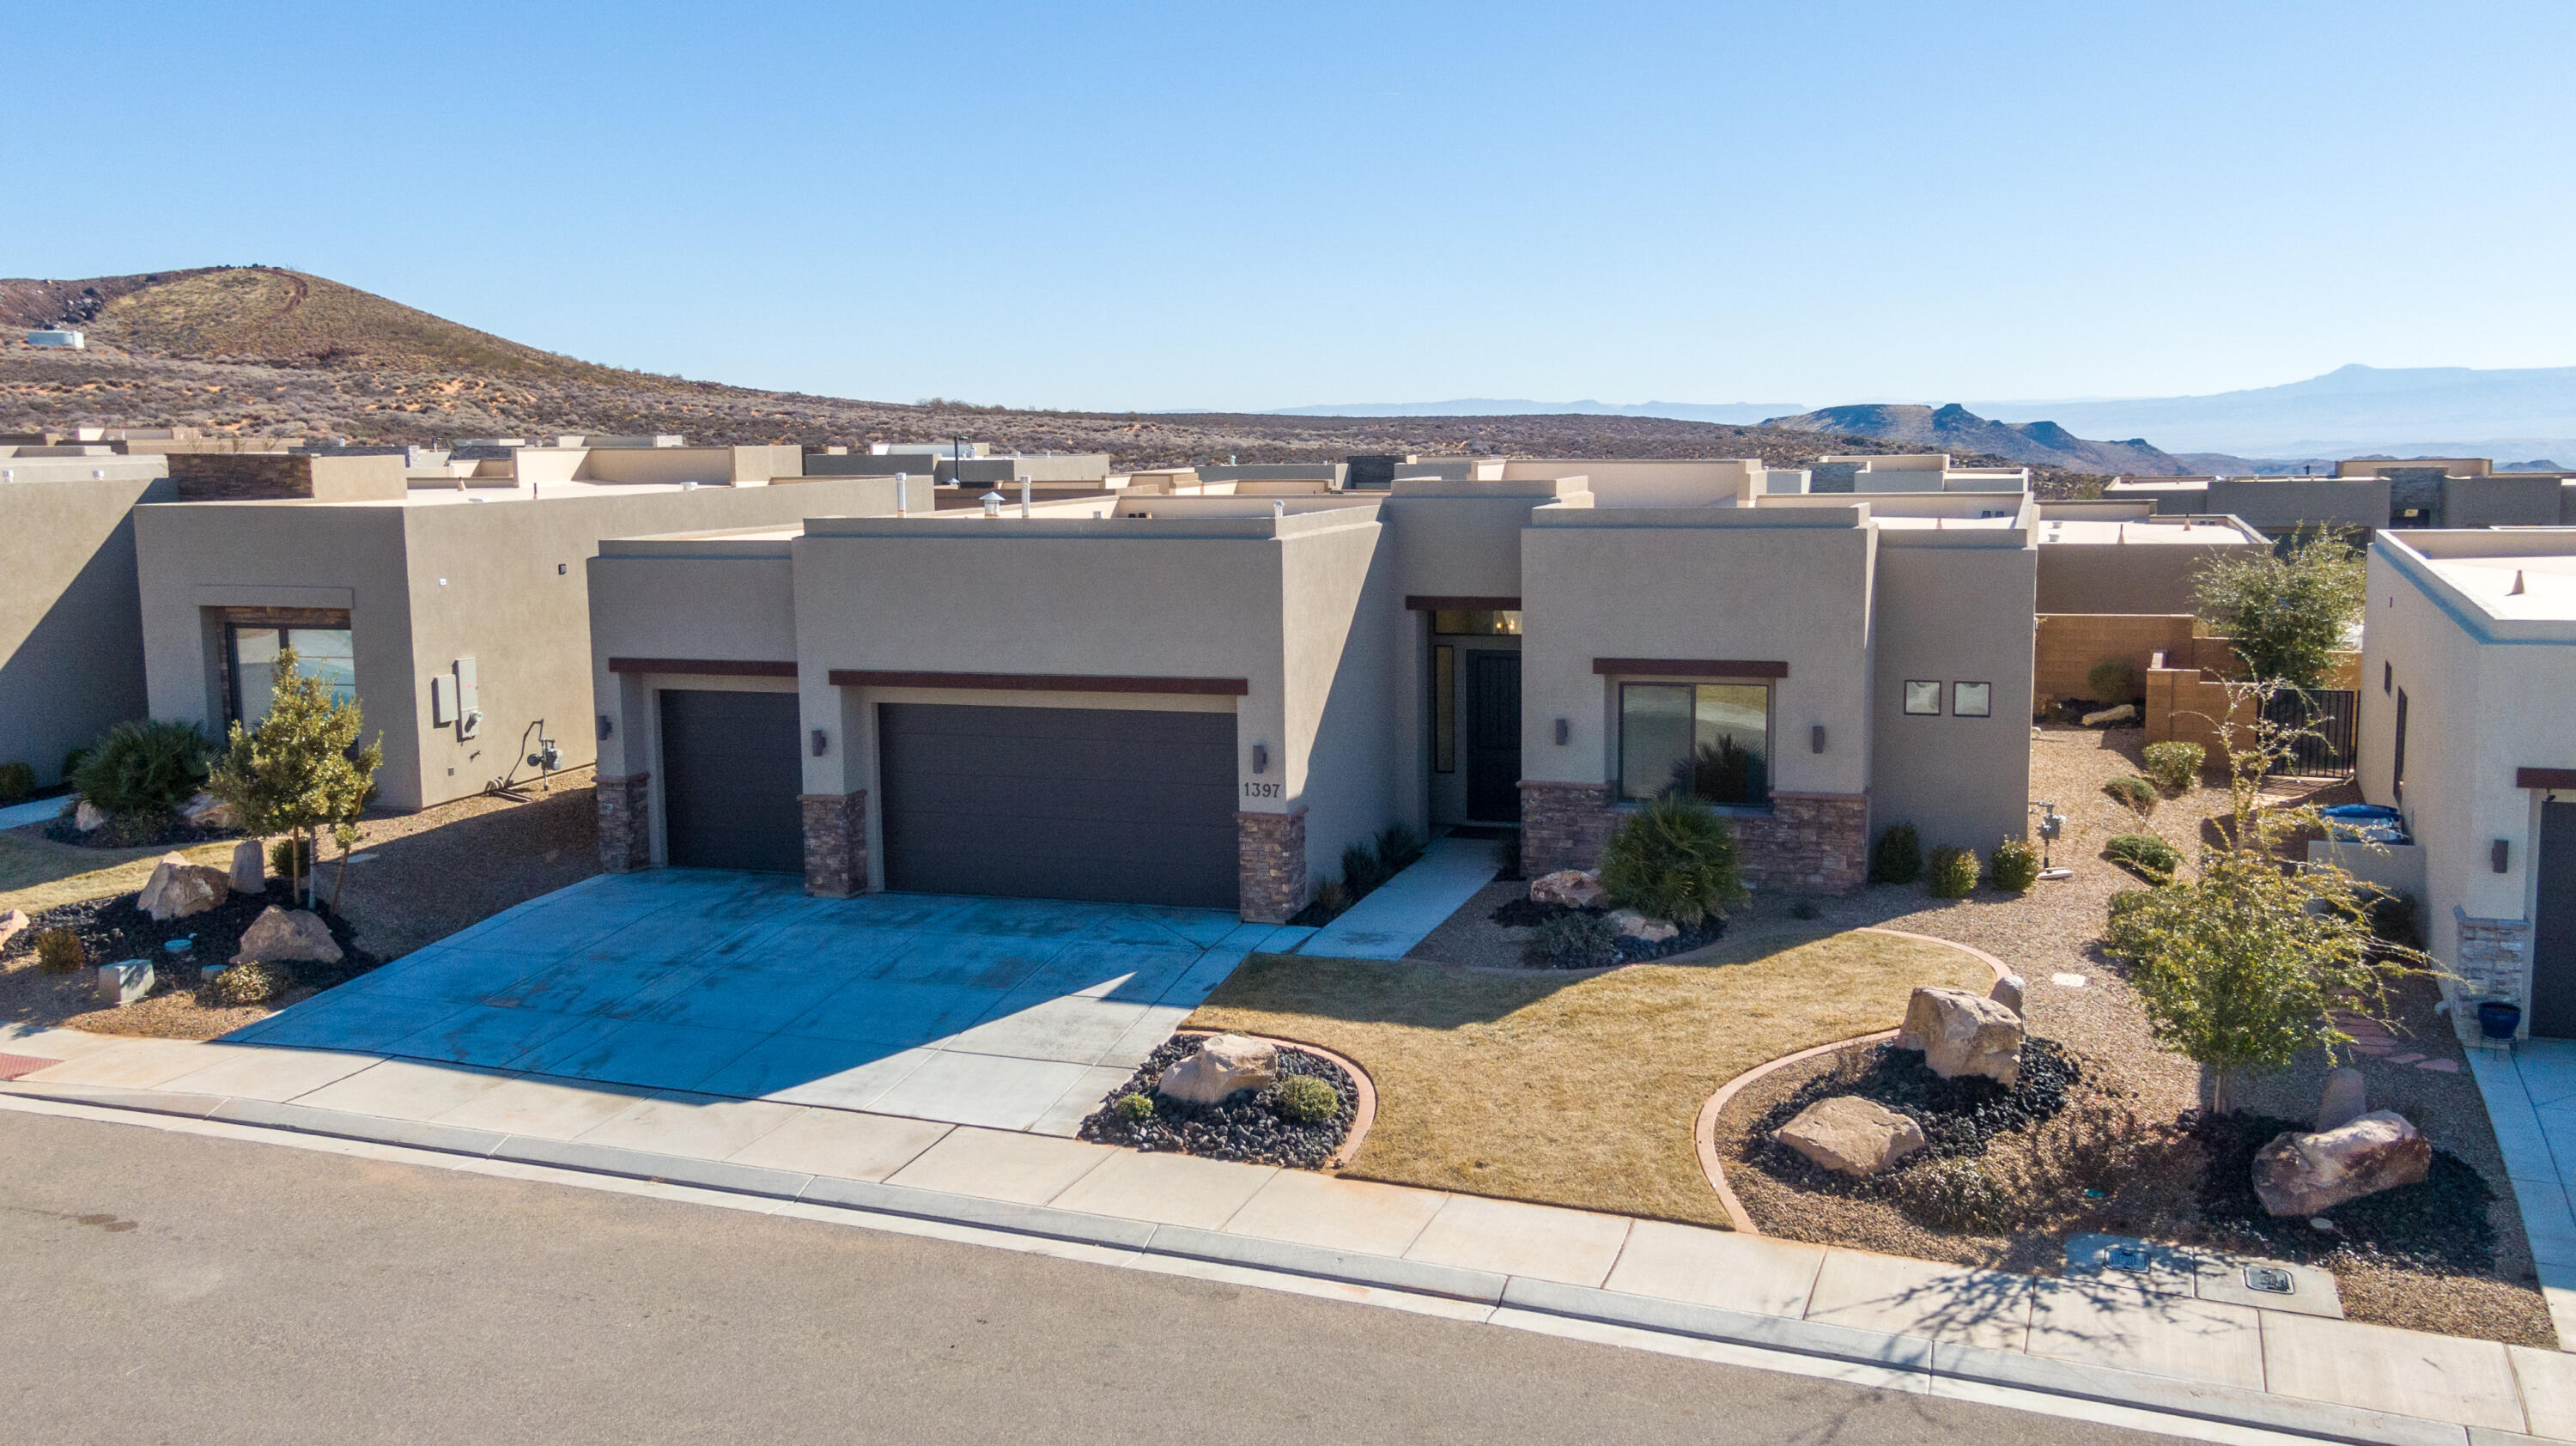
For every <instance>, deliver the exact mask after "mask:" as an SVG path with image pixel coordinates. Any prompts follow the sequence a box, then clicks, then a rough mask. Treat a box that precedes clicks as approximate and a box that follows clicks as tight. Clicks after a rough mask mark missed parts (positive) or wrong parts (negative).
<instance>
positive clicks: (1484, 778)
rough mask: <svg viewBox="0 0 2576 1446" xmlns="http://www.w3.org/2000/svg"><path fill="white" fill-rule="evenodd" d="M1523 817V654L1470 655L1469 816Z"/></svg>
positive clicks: (1499, 820)
mask: <svg viewBox="0 0 2576 1446" xmlns="http://www.w3.org/2000/svg"><path fill="white" fill-rule="evenodd" d="M1520 816H1521V655H1520V654H1518V653H1508V652H1498V651H1487V650H1484V649H1481V648H1480V649H1473V650H1470V651H1469V652H1468V654H1467V817H1469V818H1471V819H1477V820H1481V821H1483V822H1487V823H1505V822H1510V821H1512V820H1516V819H1518V818H1519V817H1520Z"/></svg>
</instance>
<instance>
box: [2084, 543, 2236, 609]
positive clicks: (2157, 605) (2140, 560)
mask: <svg viewBox="0 0 2576 1446" xmlns="http://www.w3.org/2000/svg"><path fill="white" fill-rule="evenodd" d="M2246 545H2247V544H2245V543H2236V544H2232V546H2234V547H2237V548H2243V547H2244V546H2246ZM2228 546H2231V544H2223V543H2216V544H2212V545H2211V546H2208V547H2202V546H2199V545H2196V544H2190V543H2178V542H2141V543H2134V544H2125V545H2124V544H2118V543H2114V544H2108V545H2102V544H2094V543H2080V542H2042V543H2041V544H2040V545H2039V559H2038V579H2039V580H2038V587H2039V610H2040V611H2041V612H2044V613H2187V612H2190V611H2192V598H2191V590H2192V582H2193V579H2195V578H2196V577H2198V576H2199V574H2200V570H2201V568H2202V567H2204V566H2206V565H2207V563H2208V561H2209V559H2210V558H2212V557H2215V556H2218V555H2219V554H2220V552H2221V551H2222V550H2223V549H2224V548H2226V547H2228Z"/></svg>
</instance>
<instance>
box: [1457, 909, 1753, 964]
mask: <svg viewBox="0 0 2576 1446" xmlns="http://www.w3.org/2000/svg"><path fill="white" fill-rule="evenodd" d="M1568 914H1590V915H1591V916H1592V917H1594V918H1596V919H1604V918H1608V917H1609V915H1610V911H1609V910H1608V909H1577V908H1575V907H1574V906H1573V905H1571V904H1534V903H1532V902H1530V901H1529V900H1528V899H1506V900H1504V901H1503V902H1502V903H1501V904H1500V905H1498V906H1497V907H1496V908H1495V909H1494V912H1493V913H1491V914H1488V915H1487V916H1486V917H1487V918H1489V919H1491V920H1493V921H1494V922H1495V923H1497V924H1500V925H1502V926H1503V927H1504V928H1506V929H1533V928H1536V927H1538V926H1539V925H1541V924H1544V923H1546V922H1548V921H1549V920H1551V919H1562V918H1564V917H1565V916H1566V915H1568ZM1725 937H1726V921H1725V920H1724V919H1721V918H1719V917H1718V916H1717V915H1715V914H1711V915H1708V916H1707V917H1706V918H1703V919H1701V920H1700V921H1699V922H1698V923H1696V924H1692V925H1689V926H1687V927H1685V928H1684V929H1683V930H1682V931H1681V932H1680V933H1678V934H1675V935H1674V936H1673V937H1671V938H1669V939H1666V940H1664V941H1662V942H1661V943H1648V942H1647V941H1646V940H1643V939H1639V938H1634V937H1631V936H1626V935H1623V936H1621V937H1620V940H1619V958H1618V962H1619V963H1621V964H1644V963H1648V962H1651V961H1653V960H1656V959H1665V958H1670V957H1671V956H1673V955H1675V954H1687V953H1689V952H1690V951H1691V950H1693V949H1705V948H1707V947H1708V946H1709V945H1711V944H1714V943H1716V942H1717V941H1718V940H1720V939H1722V938H1725ZM1530 962H1531V963H1532V964H1533V965H1535V966H1536V967H1538V968H1541V969H1600V968H1606V967H1608V966H1606V965H1600V964H1558V963H1556V962H1554V961H1553V960H1550V959H1549V958H1548V957H1547V956H1546V955H1545V954H1544V953H1542V952H1540V951H1539V950H1538V949H1537V948H1536V947H1535V943H1534V942H1533V947H1532V948H1531V950H1530Z"/></svg>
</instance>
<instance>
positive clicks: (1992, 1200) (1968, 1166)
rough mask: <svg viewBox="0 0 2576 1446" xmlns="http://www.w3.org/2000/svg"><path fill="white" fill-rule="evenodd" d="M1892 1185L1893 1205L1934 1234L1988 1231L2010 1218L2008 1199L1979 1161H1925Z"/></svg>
mask: <svg viewBox="0 0 2576 1446" xmlns="http://www.w3.org/2000/svg"><path fill="white" fill-rule="evenodd" d="M1895 1183H1896V1203H1897V1204H1898V1205H1899V1206H1900V1207H1902V1208H1903V1209H1904V1211H1905V1213H1906V1214H1908V1215H1911V1216H1913V1217H1914V1218H1915V1219H1916V1220H1919V1221H1921V1222H1922V1223H1923V1224H1926V1225H1929V1226H1931V1227H1932V1228H1933V1229H1935V1230H1977V1229H1992V1228H1994V1227H1996V1226H1999V1225H2001V1224H2003V1223H2004V1222H2005V1221H2006V1220H2007V1219H2009V1218H2010V1217H2011V1214H2012V1197H2011V1196H2010V1195H2008V1194H2006V1193H2005V1191H2004V1187H2003V1182H2001V1181H1999V1180H1997V1179H1996V1178H1995V1176H1994V1172H1993V1171H1992V1170H1989V1169H1987V1168H1986V1166H1985V1163H1984V1162H1983V1161H1980V1160H1974V1159H1969V1158H1966V1157H1960V1156H1954V1157H1952V1158H1949V1159H1943V1160H1926V1161H1925V1162H1923V1163H1922V1164H1920V1165H1916V1166H1915V1167H1913V1168H1912V1169H1910V1170H1907V1171H1905V1172H1904V1173H1902V1174H1900V1175H1898V1176H1897V1177H1896V1182H1895Z"/></svg>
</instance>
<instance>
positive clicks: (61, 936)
mask: <svg viewBox="0 0 2576 1446" xmlns="http://www.w3.org/2000/svg"><path fill="white" fill-rule="evenodd" d="M88 962H89V950H87V949H85V948H83V947H82V946H81V941H80V935H78V934H75V933H73V932H72V931H71V930H69V929H47V930H46V931H44V932H43V933H41V934H38V935H37V936H36V967H38V968H40V969H43V970H45V971H47V972H48V973H53V974H69V973H71V972H72V971H73V970H75V969H78V968H80V967H81V966H82V965H84V964H87V963H88Z"/></svg>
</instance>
